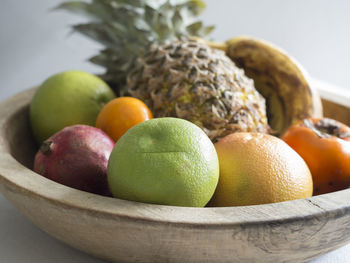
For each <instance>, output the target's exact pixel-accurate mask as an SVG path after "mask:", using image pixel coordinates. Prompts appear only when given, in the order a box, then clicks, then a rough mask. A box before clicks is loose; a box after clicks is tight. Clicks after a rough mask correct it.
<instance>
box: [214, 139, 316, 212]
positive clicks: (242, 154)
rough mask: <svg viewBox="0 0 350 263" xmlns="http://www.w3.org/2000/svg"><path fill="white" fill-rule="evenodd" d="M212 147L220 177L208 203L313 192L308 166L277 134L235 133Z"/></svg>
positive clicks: (238, 202) (271, 199)
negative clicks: (217, 162)
mask: <svg viewBox="0 0 350 263" xmlns="http://www.w3.org/2000/svg"><path fill="white" fill-rule="evenodd" d="M215 148H216V151H217V154H218V156H219V162H220V178H219V183H218V186H217V188H216V191H215V194H214V197H213V199H212V200H211V202H210V205H211V206H242V205H259V204H266V203H275V202H282V201H288V200H294V199H300V198H306V197H310V196H312V189H313V185H312V177H311V173H310V171H309V168H308V167H307V165H306V163H305V162H304V160H303V159H302V158H301V157H300V156H299V155H298V154H297V153H296V152H295V151H294V150H293V149H292V148H291V147H289V146H288V145H287V144H286V143H285V142H284V141H282V140H281V139H278V138H277V137H274V136H271V135H268V134H262V133H234V134H230V135H228V136H226V137H224V138H222V139H221V140H220V141H219V142H217V143H216V144H215Z"/></svg>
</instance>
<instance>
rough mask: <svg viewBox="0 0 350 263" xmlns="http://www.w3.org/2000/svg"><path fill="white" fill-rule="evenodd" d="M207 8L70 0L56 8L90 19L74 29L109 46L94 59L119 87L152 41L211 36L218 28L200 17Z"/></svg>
mask: <svg viewBox="0 0 350 263" xmlns="http://www.w3.org/2000/svg"><path fill="white" fill-rule="evenodd" d="M204 8H205V4H204V2H203V1H202V0H92V1H90V2H85V1H69V2H64V3H62V4H60V5H59V6H58V7H56V9H61V10H67V11H70V12H73V13H78V14H82V15H84V16H87V17H88V18H89V22H87V23H82V24H77V25H74V26H73V29H74V30H75V31H77V32H80V33H81V34H83V35H85V36H87V37H89V38H91V39H93V40H96V41H97V42H99V43H101V44H102V45H103V46H104V47H105V48H104V49H103V50H101V51H100V53H99V54H98V55H96V56H94V57H92V58H91V59H90V61H91V62H93V63H95V64H97V65H100V66H103V67H105V68H106V73H105V75H104V78H105V79H106V80H107V81H108V82H110V83H111V84H112V85H118V86H121V85H124V84H125V80H126V76H127V74H128V72H129V71H130V70H131V69H132V67H133V65H134V63H135V61H136V59H137V58H138V57H139V56H142V55H143V54H145V52H146V51H147V50H148V48H149V47H150V46H151V45H152V44H162V43H165V42H167V41H173V40H176V39H181V38H186V37H192V36H196V37H205V36H207V35H209V34H210V32H211V31H212V30H213V29H214V27H213V26H204V25H203V23H202V22H201V21H197V20H196V17H197V16H198V15H199V14H200V13H201V12H202V11H203V10H204Z"/></svg>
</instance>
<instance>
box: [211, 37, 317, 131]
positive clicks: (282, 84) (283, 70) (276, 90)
mask: <svg viewBox="0 0 350 263" xmlns="http://www.w3.org/2000/svg"><path fill="white" fill-rule="evenodd" d="M206 43H207V44H208V45H210V46H211V47H212V48H216V49H221V50H224V51H226V54H227V55H228V56H229V57H230V58H231V59H232V60H233V61H234V62H235V64H236V65H237V66H238V67H241V68H243V69H244V71H245V74H246V75H247V76H248V77H250V78H252V79H254V82H255V87H256V89H257V90H258V91H259V92H260V94H262V95H263V96H264V97H265V99H266V101H267V111H268V112H267V114H268V120H269V124H270V126H271V128H272V129H273V130H274V131H275V133H276V135H282V134H283V132H284V131H286V129H288V127H290V126H291V125H292V124H295V123H296V122H298V121H299V120H302V119H304V118H308V117H322V105H321V99H320V97H319V95H318V93H317V91H316V90H315V89H314V88H313V87H312V86H311V85H310V81H309V77H308V74H307V72H306V71H305V70H304V69H303V68H302V66H300V65H299V63H298V62H296V61H295V59H293V58H291V56H289V55H288V54H287V53H286V52H285V51H283V50H281V49H280V48H278V47H276V46H275V45H273V44H271V43H268V42H266V41H263V40H260V39H257V38H252V37H247V36H239V37H235V38H232V39H230V40H228V41H227V42H226V43H211V42H206Z"/></svg>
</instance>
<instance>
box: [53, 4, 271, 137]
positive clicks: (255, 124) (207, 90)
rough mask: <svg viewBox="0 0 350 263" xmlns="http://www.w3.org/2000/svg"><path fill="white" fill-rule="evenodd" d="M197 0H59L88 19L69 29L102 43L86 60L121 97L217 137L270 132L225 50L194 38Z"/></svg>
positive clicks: (198, 30)
mask: <svg viewBox="0 0 350 263" xmlns="http://www.w3.org/2000/svg"><path fill="white" fill-rule="evenodd" d="M203 7H204V3H203V2H202V1H201V0H92V1H91V2H83V1H72V2H66V3H63V4H61V5H60V6H59V7H58V8H59V9H66V10H69V11H73V12H79V13H83V14H85V15H88V16H89V17H90V18H91V17H92V19H93V20H92V21H91V22H88V23H85V24H79V25H75V26H74V29H75V30H76V31H78V32H80V33H82V34H84V35H86V36H88V37H90V38H92V39H95V40H97V41H99V42H100V43H102V44H103V45H104V46H105V48H104V49H103V50H102V51H101V52H100V53H99V54H98V55H97V56H95V57H93V58H91V61H92V62H93V63H95V64H98V65H101V66H103V67H105V68H106V73H105V75H104V76H103V77H104V79H105V80H106V81H107V82H108V83H109V84H111V85H112V87H113V88H114V89H115V90H116V92H117V93H118V94H119V95H126V94H130V95H132V96H135V97H137V98H140V99H142V100H144V101H145V103H146V104H147V105H148V106H149V107H150V108H151V110H152V112H153V114H154V115H155V116H156V117H164V116H173V117H179V118H184V119H187V120H189V121H191V122H193V123H195V124H197V125H198V126H200V127H201V128H203V129H204V131H205V132H206V133H207V134H208V136H209V137H210V138H211V139H212V140H213V141H214V142H215V141H217V140H218V139H220V138H221V137H223V136H225V135H227V134H229V133H232V132H234V131H256V132H268V131H269V126H268V124H267V117H266V109H265V100H264V98H263V97H262V96H261V95H260V94H259V93H258V92H257V91H256V90H255V88H254V82H253V81H252V80H251V79H249V78H247V77H246V76H245V74H244V72H243V70H241V69H239V68H237V67H236V66H235V64H234V63H233V62H232V61H231V60H230V58H229V57H227V56H226V55H225V54H224V52H223V51H220V50H215V49H211V48H210V47H209V46H207V45H206V44H204V43H201V41H196V40H194V39H192V37H197V38H199V39H201V38H204V37H205V36H207V35H208V34H209V33H210V32H211V31H212V29H213V27H211V26H204V25H203V24H202V22H200V21H197V20H196V16H197V15H198V14H200V12H201V11H202V10H203Z"/></svg>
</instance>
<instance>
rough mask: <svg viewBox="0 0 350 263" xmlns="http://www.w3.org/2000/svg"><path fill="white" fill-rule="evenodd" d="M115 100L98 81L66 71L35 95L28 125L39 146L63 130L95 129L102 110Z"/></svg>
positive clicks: (56, 75)
mask: <svg viewBox="0 0 350 263" xmlns="http://www.w3.org/2000/svg"><path fill="white" fill-rule="evenodd" d="M114 98H115V94H114V92H113V91H112V89H111V88H110V87H109V86H108V85H107V84H106V83H105V82H104V81H103V80H102V79H100V78H99V77H97V76H95V75H92V74H89V73H87V72H82V71H65V72H61V73H58V74H55V75H53V76H51V77H49V78H48V79H47V80H46V81H45V82H44V83H43V84H42V85H41V86H40V87H39V88H38V89H37V91H36V92H35V94H34V97H33V99H32V101H31V104H30V124H31V128H32V132H33V135H34V137H35V139H36V141H37V142H38V144H39V145H40V144H41V143H42V142H43V141H44V140H46V139H47V138H49V137H50V136H52V135H53V134H54V133H56V132H58V131H60V130H61V129H63V128H64V127H67V126H71V125H75V124H86V125H90V126H95V122H96V118H97V115H98V113H99V112H100V110H101V109H102V108H103V106H104V105H105V104H106V103H107V102H109V101H110V100H112V99H114Z"/></svg>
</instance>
